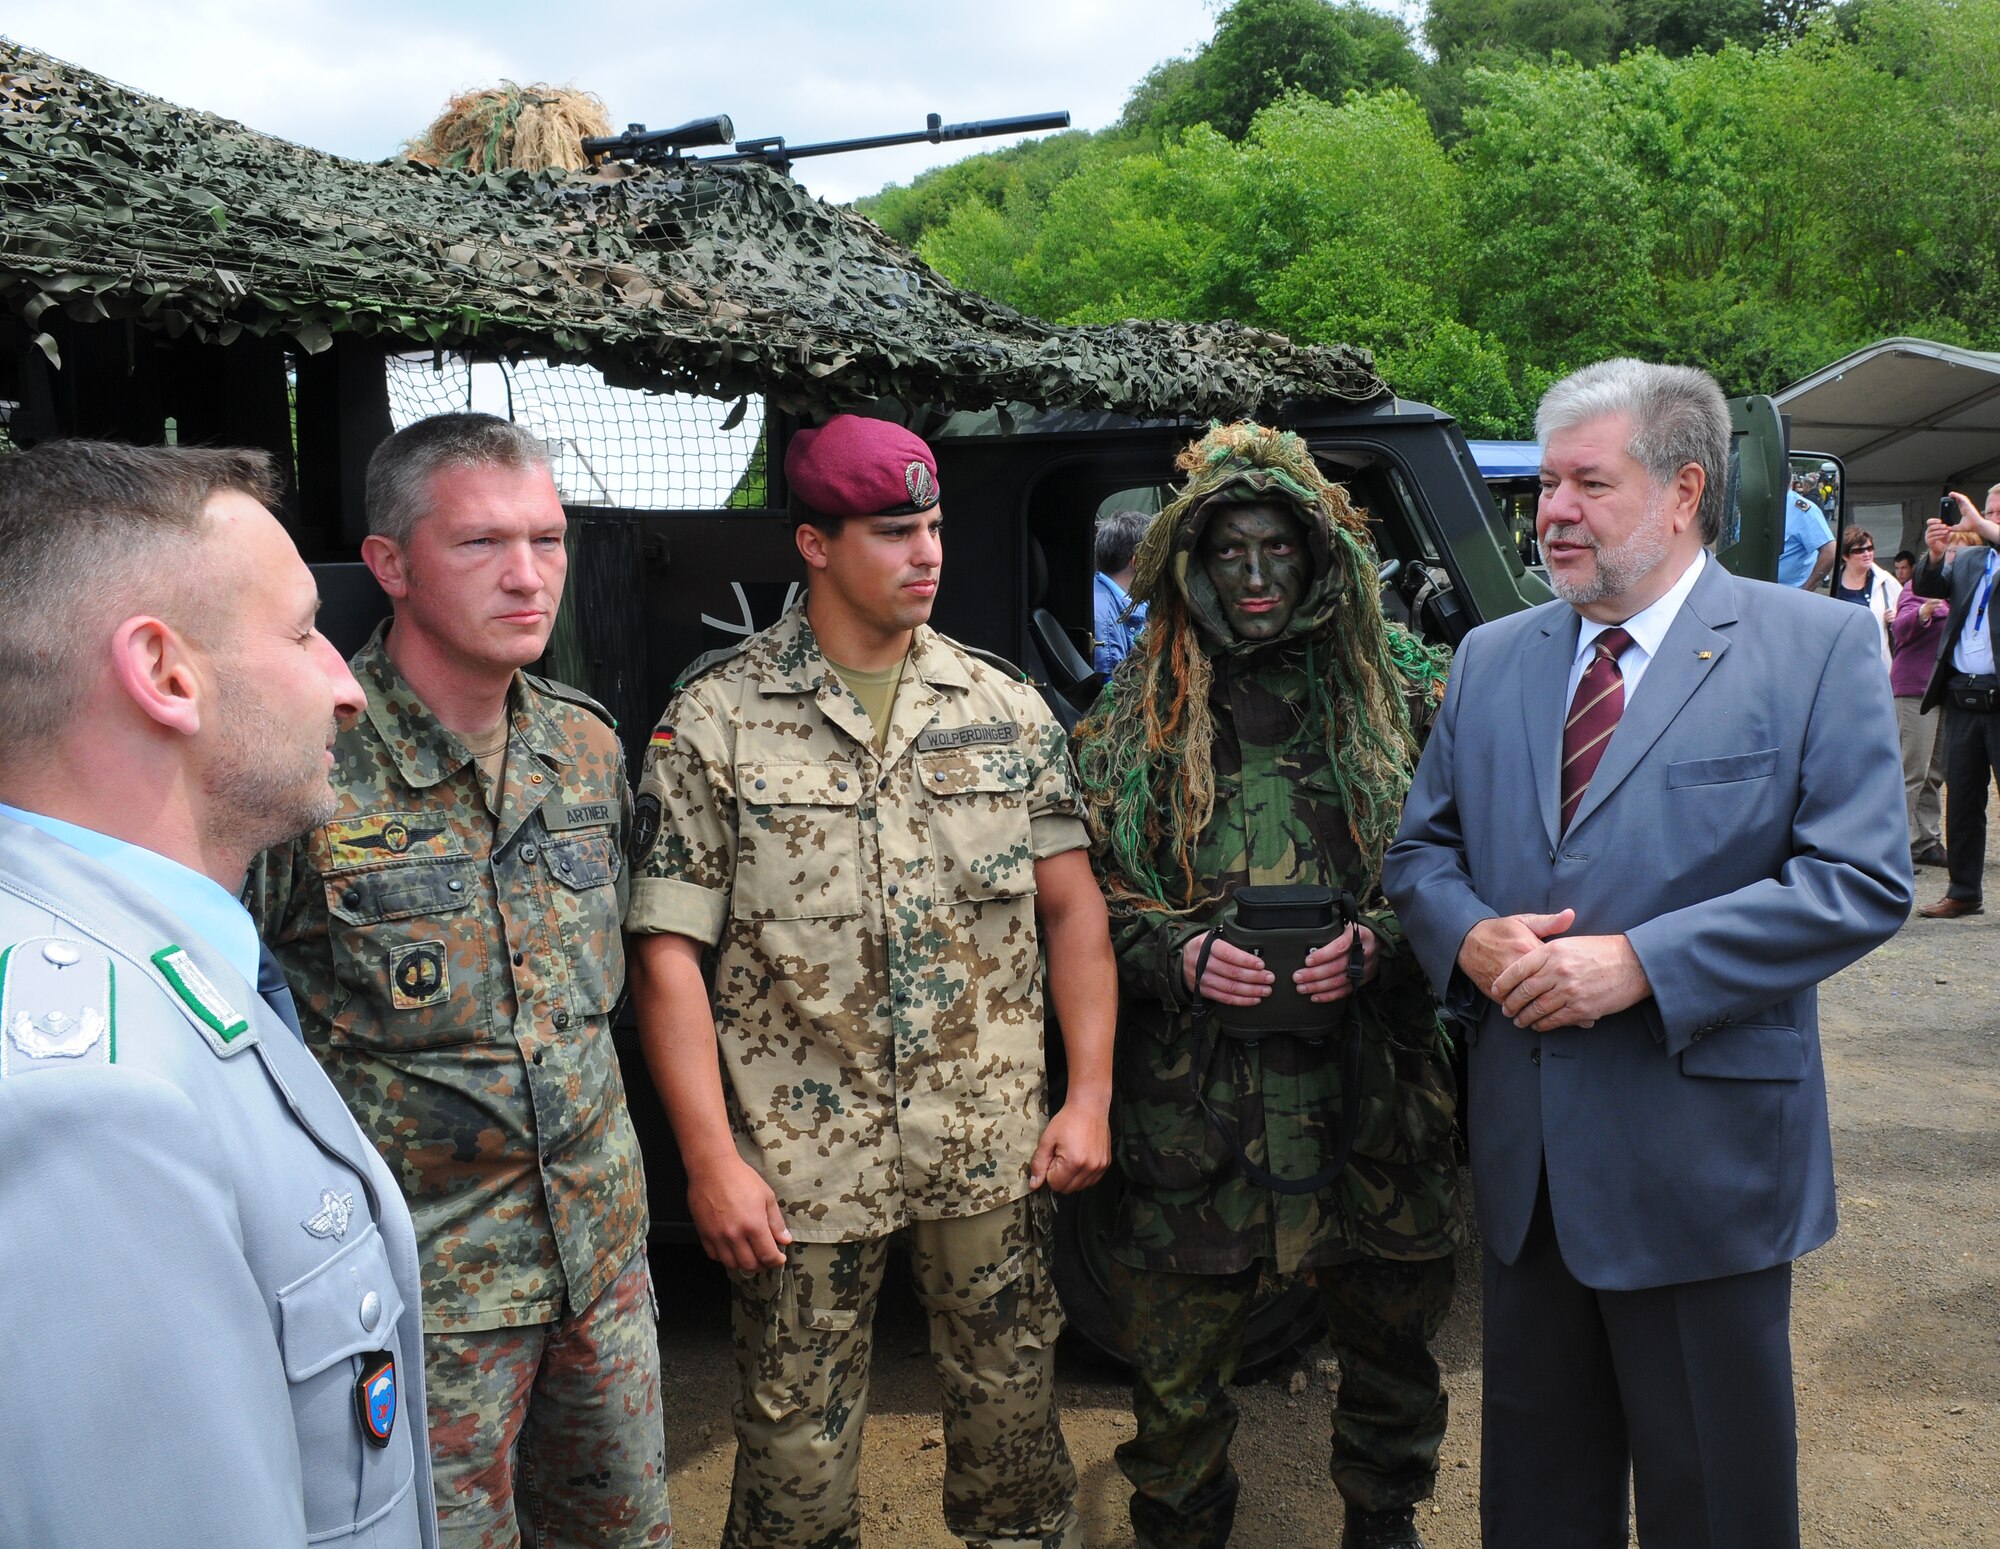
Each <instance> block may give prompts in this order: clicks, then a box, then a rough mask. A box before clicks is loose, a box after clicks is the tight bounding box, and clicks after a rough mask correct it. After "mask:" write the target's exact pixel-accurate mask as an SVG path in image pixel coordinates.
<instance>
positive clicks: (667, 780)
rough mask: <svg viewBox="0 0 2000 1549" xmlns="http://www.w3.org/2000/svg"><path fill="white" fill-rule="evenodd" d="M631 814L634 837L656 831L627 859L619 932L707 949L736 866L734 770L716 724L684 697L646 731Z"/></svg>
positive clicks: (725, 913) (725, 908)
mask: <svg viewBox="0 0 2000 1549" xmlns="http://www.w3.org/2000/svg"><path fill="white" fill-rule="evenodd" d="M648 808H657V815H655V813H653V812H650V811H648V810H647V809H648ZM638 810H639V816H638V819H637V821H638V822H639V824H640V825H641V829H640V831H641V833H642V834H643V832H644V829H645V827H646V826H647V825H650V824H653V823H655V822H656V823H657V829H656V831H655V832H654V833H653V835H652V838H651V840H650V842H649V843H647V844H646V846H645V848H644V850H643V851H642V852H641V853H639V854H636V855H634V856H633V857H632V895H631V900H630V902H629V903H628V904H627V905H626V910H625V929H626V930H627V931H628V932H630V933H631V934H632V935H635V936H657V935H667V934H672V935H676V936H687V937H690V938H691V939H693V940H695V941H699V942H702V943H703V944H704V945H707V946H714V945H715V944H716V942H718V941H720V940H721V939H722V927H723V922H724V921H726V920H727V919H728V918H729V891H730V886H731V884H732V882H733V881H734V869H735V864H736V790H735V766H734V764H733V762H732V761H731V758H730V755H729V744H728V739H727V737H726V735H725V733H724V728H723V727H722V725H721V723H720V722H718V721H717V720H716V718H715V717H714V716H713V715H712V714H711V713H710V712H709V711H708V709H707V708H706V707H705V706H703V705H702V704H701V703H700V702H699V701H697V700H695V699H694V698H693V697H692V696H690V695H688V694H685V693H683V694H681V695H679V696H678V697H677V698H676V699H675V700H674V701H673V703H672V704H670V705H668V706H667V711H666V714H665V715H663V716H662V717H661V718H660V723H659V725H658V727H656V728H655V729H654V732H653V736H652V740H651V742H650V743H649V744H648V746H647V749H646V764H645V773H644V774H643V776H642V777H641V778H640V781H639V798H638Z"/></svg>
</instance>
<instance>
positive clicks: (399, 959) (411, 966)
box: [389, 941, 451, 1011]
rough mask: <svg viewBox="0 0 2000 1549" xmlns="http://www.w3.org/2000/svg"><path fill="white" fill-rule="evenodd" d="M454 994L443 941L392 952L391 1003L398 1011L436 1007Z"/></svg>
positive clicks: (401, 948) (390, 968)
mask: <svg viewBox="0 0 2000 1549" xmlns="http://www.w3.org/2000/svg"><path fill="white" fill-rule="evenodd" d="M450 994H451V970H450V969H449V968H448V967H446V965H445V956H444V943H443V942H442V941H413V942H411V943H409V944H408V945H407V946H400V947H396V948H393V949H392V950H391V951H390V953H389V1003H390V1005H392V1006H394V1007H395V1008H396V1009H397V1010H398V1011H415V1010H416V1009H417V1008H418V1007H420V1006H435V1005H436V1004H437V1003H438V1002H439V1001H441V1000H444V999H446V998H448V997H449V996H450Z"/></svg>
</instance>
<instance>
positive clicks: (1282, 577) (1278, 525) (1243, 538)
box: [1201, 505, 1312, 640]
mask: <svg viewBox="0 0 2000 1549" xmlns="http://www.w3.org/2000/svg"><path fill="white" fill-rule="evenodd" d="M1201 562H1202V567H1203V568H1204V569H1205V570H1206V571H1207V572H1208V579H1209V580H1210V581H1211V582H1212V583H1213V584H1214V586H1215V592H1216V596H1217V597H1218V598H1219V599H1220V601H1221V603H1222V609H1223V613H1224V614H1225V616H1227V618H1228V620H1229V627H1230V628H1231V629H1233V630H1234V631H1235V632H1236V634H1237V635H1238V636H1239V637H1240V638H1242V639H1244V640H1275V639H1277V638H1278V637H1279V636H1281V635H1283V634H1284V632H1285V626H1286V625H1288V624H1290V623H1291V621H1292V614H1293V612H1294V611H1296V610H1297V608H1298V605H1299V599H1300V598H1302V597H1304V596H1305V594H1306V587H1307V586H1308V585H1309V584H1310V582H1311V580H1312V560H1311V557H1310V555H1309V554H1308V552H1307V549H1306V539H1305V529H1304V528H1303V527H1301V526H1300V525H1299V520H1298V518H1297V517H1296V516H1294V515H1292V513H1291V512H1289V511H1287V510H1285V509H1284V508H1283V507H1282V506H1278V505H1243V506H1230V507H1227V508H1226V509H1225V510H1223V511H1222V512H1220V513H1219V514H1218V515H1217V516H1216V517H1215V519H1214V520H1213V521H1211V522H1210V523H1209V524H1208V530H1207V531H1206V532H1204V533H1203V534H1202V536H1201Z"/></svg>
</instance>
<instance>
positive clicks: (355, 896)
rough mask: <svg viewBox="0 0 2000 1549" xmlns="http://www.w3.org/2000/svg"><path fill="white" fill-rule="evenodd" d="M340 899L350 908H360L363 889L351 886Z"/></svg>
mask: <svg viewBox="0 0 2000 1549" xmlns="http://www.w3.org/2000/svg"><path fill="white" fill-rule="evenodd" d="M340 901H341V902H342V903H343V904H345V905H346V906H347V907H348V908H350V909H359V908H360V907H361V890H360V889H359V888H352V887H351V888H349V889H348V890H347V891H346V892H345V893H342V894H341V895H340Z"/></svg>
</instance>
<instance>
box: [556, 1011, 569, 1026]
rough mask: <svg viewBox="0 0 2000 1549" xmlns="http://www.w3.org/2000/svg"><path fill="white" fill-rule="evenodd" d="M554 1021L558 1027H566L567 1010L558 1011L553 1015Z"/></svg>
mask: <svg viewBox="0 0 2000 1549" xmlns="http://www.w3.org/2000/svg"><path fill="white" fill-rule="evenodd" d="M555 1022H556V1026H557V1027H558V1028H564V1027H568V1026H569V1013H568V1012H567V1011H558V1012H557V1013H556V1016H555Z"/></svg>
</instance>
